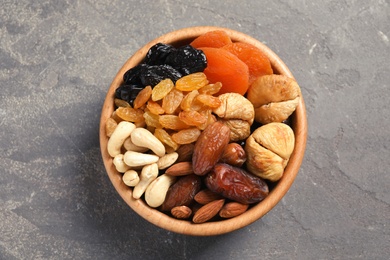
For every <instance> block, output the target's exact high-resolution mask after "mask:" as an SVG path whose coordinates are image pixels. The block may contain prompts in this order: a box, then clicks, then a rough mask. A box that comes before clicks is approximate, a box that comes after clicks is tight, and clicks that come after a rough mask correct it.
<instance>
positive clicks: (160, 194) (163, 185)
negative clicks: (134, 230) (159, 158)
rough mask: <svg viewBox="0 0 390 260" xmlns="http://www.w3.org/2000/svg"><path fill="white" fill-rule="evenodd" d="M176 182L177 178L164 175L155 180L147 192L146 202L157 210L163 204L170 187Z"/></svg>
mask: <svg viewBox="0 0 390 260" xmlns="http://www.w3.org/2000/svg"><path fill="white" fill-rule="evenodd" d="M175 181H176V177H175V176H170V175H167V174H162V175H160V176H158V177H157V178H156V179H154V180H153V181H152V182H151V183H150V184H149V186H148V187H147V188H146V191H145V201H146V203H147V204H148V205H149V206H150V207H152V208H157V207H159V206H161V204H163V202H164V200H165V196H166V195H167V191H168V189H169V187H170V186H171V185H172V184H173V183H174V182H175Z"/></svg>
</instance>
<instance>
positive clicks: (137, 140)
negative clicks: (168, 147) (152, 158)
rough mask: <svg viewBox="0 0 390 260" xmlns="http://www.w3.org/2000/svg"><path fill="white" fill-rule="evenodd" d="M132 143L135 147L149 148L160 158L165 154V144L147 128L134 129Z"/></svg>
mask: <svg viewBox="0 0 390 260" xmlns="http://www.w3.org/2000/svg"><path fill="white" fill-rule="evenodd" d="M131 141H132V142H133V144H135V145H138V146H141V147H147V148H149V149H150V150H152V151H153V152H154V153H155V154H157V155H158V156H160V157H162V156H164V154H165V146H164V145H163V143H162V142H161V141H160V140H158V139H157V137H155V136H154V135H153V134H152V133H151V132H150V131H149V130H147V129H145V128H136V129H134V131H133V132H132V133H131Z"/></svg>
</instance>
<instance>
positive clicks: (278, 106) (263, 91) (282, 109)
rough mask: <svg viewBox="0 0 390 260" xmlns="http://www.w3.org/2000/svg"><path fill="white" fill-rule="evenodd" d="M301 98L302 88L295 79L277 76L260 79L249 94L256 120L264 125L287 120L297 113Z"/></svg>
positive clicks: (255, 82)
mask: <svg viewBox="0 0 390 260" xmlns="http://www.w3.org/2000/svg"><path fill="white" fill-rule="evenodd" d="M300 96H301V90H300V87H299V85H298V83H297V82H296V81H295V80H294V79H293V78H289V77H287V76H284V75H276V74H272V75H264V76H260V77H258V78H257V79H256V80H255V81H254V82H253V83H252V85H251V86H250V87H249V89H248V94H247V98H248V100H249V101H250V102H252V104H253V106H254V109H255V120H256V121H257V122H259V123H262V124H268V123H271V122H283V121H284V120H286V119H287V118H288V117H289V116H290V115H291V114H292V113H293V112H294V111H295V109H296V107H297V105H298V103H299V100H300Z"/></svg>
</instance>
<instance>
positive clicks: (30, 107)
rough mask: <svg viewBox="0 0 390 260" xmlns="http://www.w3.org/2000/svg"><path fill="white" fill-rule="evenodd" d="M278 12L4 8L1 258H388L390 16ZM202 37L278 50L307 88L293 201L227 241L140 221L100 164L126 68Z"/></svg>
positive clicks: (60, 4)
mask: <svg viewBox="0 0 390 260" xmlns="http://www.w3.org/2000/svg"><path fill="white" fill-rule="evenodd" d="M267 2H268V3H267ZM267 2H266V1H240V4H239V5H238V6H237V3H238V2H237V1H232V0H227V1H205V0H203V1H195V2H194V1H191V2H189V3H186V4H184V3H182V2H181V1H168V0H167V1H146V0H142V1H119V0H113V1H112V0H111V1H95V0H87V1H77V0H67V1H60V0H55V1H49V0H43V1H32V0H30V1H28V0H21V1H10V0H5V1H2V8H1V9H0V36H1V37H0V43H1V44H0V60H1V63H0V86H1V92H0V132H1V139H0V147H1V155H0V164H1V168H0V259H168V258H171V259H357V258H359V259H360V258H361V259H388V257H389V255H390V249H389V244H390V207H389V203H390V192H389V187H390V175H389V173H390V172H389V166H390V165H389V158H390V151H389V145H390V122H389V115H390V105H389V99H390V91H389V85H390V83H389V82H390V69H389V60H390V41H389V38H390V6H389V5H390V2H389V1H388V0H381V1H376V0H375V1H374V0H368V1H354V0H343V1H338V0H337V1H322V2H321V3H320V1H315V3H311V1H302V0H300V1H293V0H278V1H267ZM313 2H314V1H313ZM195 25H216V26H224V27H229V28H232V29H236V30H239V31H242V32H244V33H247V34H249V35H251V36H253V37H255V38H257V39H259V40H261V41H263V42H264V43H266V44H267V45H268V46H269V47H270V48H272V49H273V50H274V51H275V52H276V53H277V54H279V56H280V57H281V58H282V59H283V60H284V61H285V63H286V64H287V65H288V66H289V67H290V68H291V71H292V72H293V74H294V76H295V77H296V79H297V80H298V82H299V84H300V86H301V88H302V92H303V95H304V98H305V101H306V105H307V113H308V122H309V135H308V145H307V151H306V156H305V159H304V161H303V164H302V168H301V170H300V172H299V175H298V177H297V179H296V181H295V183H294V185H293V186H292V188H291V189H290V191H289V192H288V193H287V196H286V197H285V198H284V199H283V200H282V201H281V202H280V203H279V204H278V205H277V206H276V207H275V208H274V210H272V211H271V212H270V213H269V214H267V215H266V216H264V217H263V218H262V219H261V220H259V221H257V222H255V223H253V224H251V225H250V226H248V227H245V228H243V229H241V230H238V231H235V232H233V233H230V234H227V235H222V236H218V237H188V236H183V235H178V234H175V233H171V232H167V231H165V230H162V229H159V228H156V227H154V226H153V225H152V224H149V223H148V222H146V221H145V220H143V219H142V218H140V217H139V216H138V215H136V214H135V213H134V212H133V211H132V210H131V209H130V208H129V207H128V206H127V205H125V203H124V202H123V201H122V200H121V199H120V197H119V196H118V195H117V193H116V192H115V190H114V188H113V186H112V185H111V183H110V182H109V180H108V178H107V176H106V174H105V170H104V167H103V164H102V160H101V157H100V151H99V141H98V124H99V116H100V115H99V114H100V110H101V106H102V103H103V100H104V97H105V92H106V90H107V89H108V86H109V85H110V83H111V80H112V78H113V77H114V75H115V74H116V72H117V71H118V69H119V68H120V67H121V66H122V64H123V63H124V62H125V61H126V60H127V58H128V57H129V56H130V55H131V54H132V53H133V52H134V51H136V50H137V49H138V48H139V47H141V46H142V45H143V44H145V43H146V42H148V41H150V40H151V39H153V38H155V37H157V36H159V35H161V34H163V33H166V32H169V31H171V30H175V29H179V28H182V27H188V26H195Z"/></svg>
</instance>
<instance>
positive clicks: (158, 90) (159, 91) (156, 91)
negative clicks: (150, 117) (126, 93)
mask: <svg viewBox="0 0 390 260" xmlns="http://www.w3.org/2000/svg"><path fill="white" fill-rule="evenodd" d="M174 87H175V85H174V84H173V81H172V80H171V79H169V78H168V79H163V80H161V81H160V82H159V83H158V84H157V85H156V86H154V88H153V91H152V100H153V101H157V100H160V99H163V98H164V97H165V96H166V95H167V94H168V93H169V92H170V91H171V90H172V89H173V88H174Z"/></svg>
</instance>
